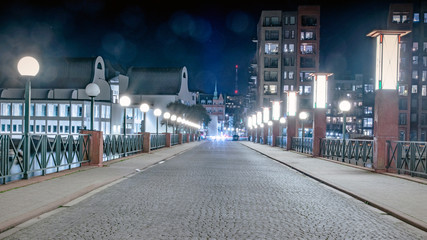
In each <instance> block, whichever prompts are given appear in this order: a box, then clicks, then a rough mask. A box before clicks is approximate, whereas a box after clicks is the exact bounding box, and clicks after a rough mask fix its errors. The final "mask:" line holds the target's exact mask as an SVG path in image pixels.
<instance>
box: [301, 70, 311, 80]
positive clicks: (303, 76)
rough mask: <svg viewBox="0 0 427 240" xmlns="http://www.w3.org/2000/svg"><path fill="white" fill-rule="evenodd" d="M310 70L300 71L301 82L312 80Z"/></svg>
mask: <svg viewBox="0 0 427 240" xmlns="http://www.w3.org/2000/svg"><path fill="white" fill-rule="evenodd" d="M311 73H312V72H300V81H301V82H310V81H313V76H311Z"/></svg>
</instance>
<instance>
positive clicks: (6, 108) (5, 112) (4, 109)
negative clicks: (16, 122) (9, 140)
mask: <svg viewBox="0 0 427 240" xmlns="http://www.w3.org/2000/svg"><path fill="white" fill-rule="evenodd" d="M10 107H11V104H10V103H2V104H1V115H2V116H10V113H11V109H10Z"/></svg>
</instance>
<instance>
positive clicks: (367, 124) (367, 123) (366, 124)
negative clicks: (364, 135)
mask: <svg viewBox="0 0 427 240" xmlns="http://www.w3.org/2000/svg"><path fill="white" fill-rule="evenodd" d="M372 125H373V119H372V118H363V127H372Z"/></svg>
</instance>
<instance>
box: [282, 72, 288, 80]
mask: <svg viewBox="0 0 427 240" xmlns="http://www.w3.org/2000/svg"><path fill="white" fill-rule="evenodd" d="M287 78H288V72H286V71H284V72H283V79H287Z"/></svg>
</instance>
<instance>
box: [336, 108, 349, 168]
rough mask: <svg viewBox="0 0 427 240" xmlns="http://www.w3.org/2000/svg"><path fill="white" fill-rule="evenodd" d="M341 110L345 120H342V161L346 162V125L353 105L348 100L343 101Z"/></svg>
mask: <svg viewBox="0 0 427 240" xmlns="http://www.w3.org/2000/svg"><path fill="white" fill-rule="evenodd" d="M339 108H340V110H341V111H342V116H343V120H342V161H343V162H344V160H345V128H346V127H345V123H346V114H345V113H346V112H348V111H350V108H351V104H350V102H349V101H347V100H343V101H341V102H340V104H339Z"/></svg>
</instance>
